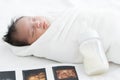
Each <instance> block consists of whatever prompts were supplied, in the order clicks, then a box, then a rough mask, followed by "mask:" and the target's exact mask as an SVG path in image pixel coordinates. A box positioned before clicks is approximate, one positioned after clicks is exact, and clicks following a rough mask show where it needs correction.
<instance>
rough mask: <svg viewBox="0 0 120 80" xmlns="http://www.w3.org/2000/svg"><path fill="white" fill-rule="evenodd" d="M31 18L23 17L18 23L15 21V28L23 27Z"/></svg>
mask: <svg viewBox="0 0 120 80" xmlns="http://www.w3.org/2000/svg"><path fill="white" fill-rule="evenodd" d="M31 18H32V16H23V17H22V18H20V19H19V20H18V21H16V26H19V25H24V24H25V23H26V22H29V21H30V20H31Z"/></svg>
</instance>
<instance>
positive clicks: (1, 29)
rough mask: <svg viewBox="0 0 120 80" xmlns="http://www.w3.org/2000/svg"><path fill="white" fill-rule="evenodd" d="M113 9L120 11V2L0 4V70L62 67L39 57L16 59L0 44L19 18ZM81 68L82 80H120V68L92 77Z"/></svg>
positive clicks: (13, 0)
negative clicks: (43, 13)
mask: <svg viewBox="0 0 120 80" xmlns="http://www.w3.org/2000/svg"><path fill="white" fill-rule="evenodd" d="M71 7H80V8H81V7H82V8H84V7H85V8H88V7H91V8H111V9H116V10H119V9H120V0H0V70H10V69H12V70H14V69H17V68H21V69H23V68H28V67H29V68H33V67H35V66H36V67H39V66H48V65H52V64H59V63H57V62H54V61H50V60H46V59H42V58H36V57H17V56H15V55H13V54H12V51H11V50H10V49H9V47H8V46H7V45H5V44H4V43H3V41H2V40H1V38H2V36H3V35H4V34H5V33H6V31H7V25H8V24H9V23H10V19H11V18H13V17H14V16H19V15H39V14H41V12H54V11H56V12H59V11H61V10H64V9H66V8H71ZM78 65H79V66H80V69H79V70H80V74H79V77H80V79H81V80H120V76H119V74H120V65H116V64H113V63H110V70H109V72H107V73H105V74H102V75H98V76H93V77H89V76H87V75H86V74H85V72H84V69H83V65H82V64H78Z"/></svg>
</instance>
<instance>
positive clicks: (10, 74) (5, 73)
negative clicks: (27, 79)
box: [0, 71, 16, 80]
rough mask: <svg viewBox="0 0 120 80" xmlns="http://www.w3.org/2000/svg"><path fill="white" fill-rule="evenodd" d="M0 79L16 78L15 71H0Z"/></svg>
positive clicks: (12, 79) (10, 79) (13, 79)
mask: <svg viewBox="0 0 120 80" xmlns="http://www.w3.org/2000/svg"><path fill="white" fill-rule="evenodd" d="M0 80H16V77H15V71H3V72H0Z"/></svg>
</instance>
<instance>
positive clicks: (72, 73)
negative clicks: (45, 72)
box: [52, 66, 78, 80]
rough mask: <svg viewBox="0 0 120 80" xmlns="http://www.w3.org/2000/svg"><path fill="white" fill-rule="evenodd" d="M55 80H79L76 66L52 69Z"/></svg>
mask: <svg viewBox="0 0 120 80" xmlns="http://www.w3.org/2000/svg"><path fill="white" fill-rule="evenodd" d="M52 69H53V73H54V78H55V80H78V76H77V73H76V70H75V67H74V66H56V67H52Z"/></svg>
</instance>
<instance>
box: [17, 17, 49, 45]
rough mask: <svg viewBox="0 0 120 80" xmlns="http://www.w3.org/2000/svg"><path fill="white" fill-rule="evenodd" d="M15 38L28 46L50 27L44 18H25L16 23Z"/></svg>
mask: <svg viewBox="0 0 120 80" xmlns="http://www.w3.org/2000/svg"><path fill="white" fill-rule="evenodd" d="M15 26H16V30H17V33H16V36H15V37H16V38H17V39H19V40H20V41H25V42H27V43H28V44H32V43H33V42H35V41H36V40H37V39H38V38H39V37H40V36H41V35H42V34H43V33H44V32H45V31H46V30H47V29H48V28H49V26H50V23H49V21H48V20H47V19H46V18H44V17H38V16H35V17H32V16H25V17H23V18H21V19H20V20H18V21H17V23H16V25H15Z"/></svg>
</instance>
